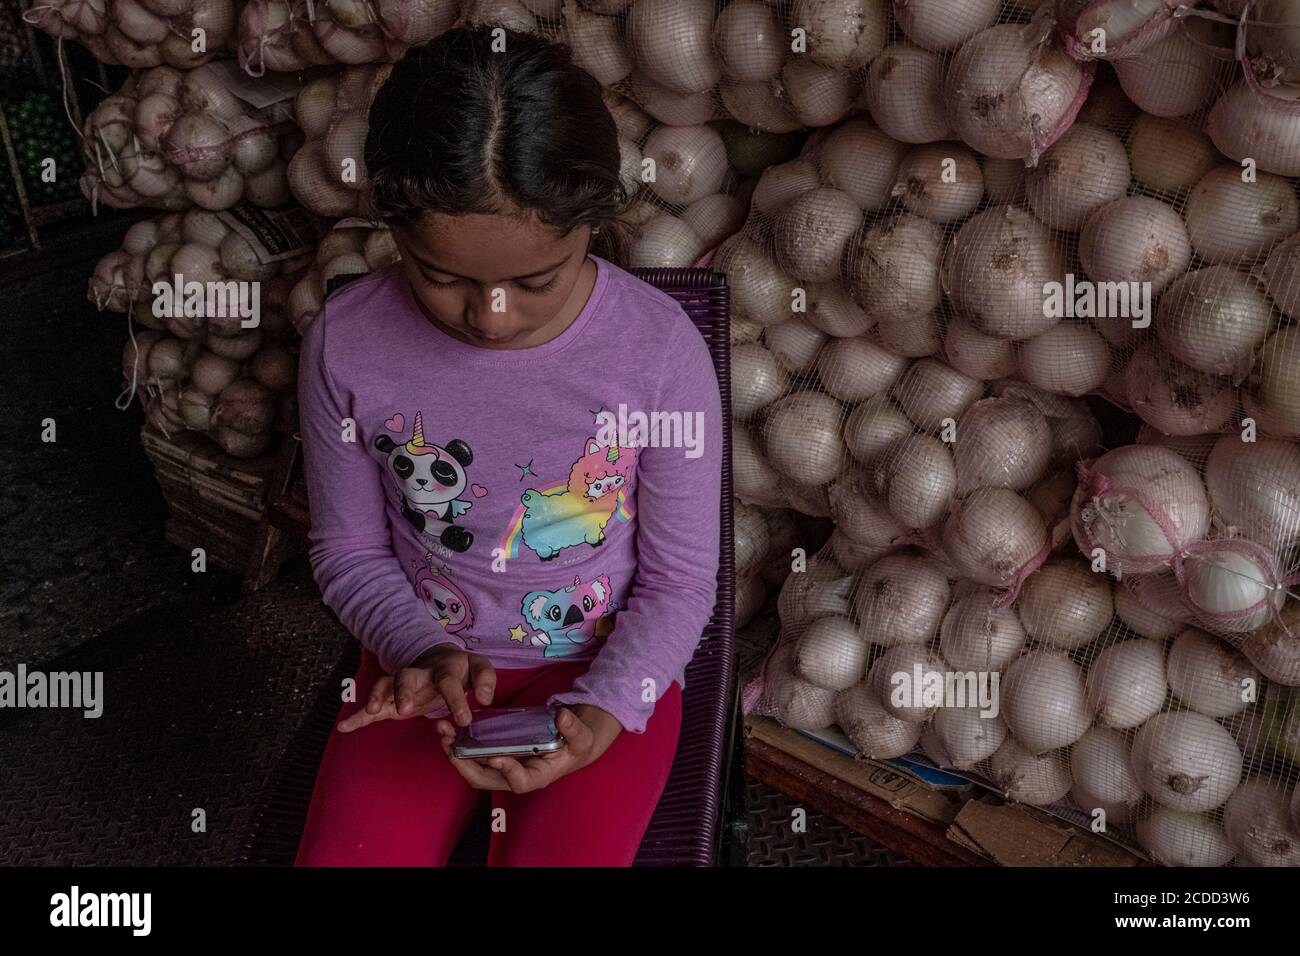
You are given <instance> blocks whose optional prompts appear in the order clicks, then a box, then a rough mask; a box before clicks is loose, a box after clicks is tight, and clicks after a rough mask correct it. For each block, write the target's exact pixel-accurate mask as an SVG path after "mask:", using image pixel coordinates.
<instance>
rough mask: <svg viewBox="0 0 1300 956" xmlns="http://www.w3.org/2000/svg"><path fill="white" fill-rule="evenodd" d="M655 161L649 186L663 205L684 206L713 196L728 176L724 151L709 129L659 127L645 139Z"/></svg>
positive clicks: (647, 155) (720, 142)
mask: <svg viewBox="0 0 1300 956" xmlns="http://www.w3.org/2000/svg"><path fill="white" fill-rule="evenodd" d="M643 152H644V155H645V156H646V157H647V158H649V159H653V160H654V162H655V178H654V180H652V181H651V182H650V183H649V186H650V188H651V189H652V190H653V191H654V193H655V195H657V196H659V198H661V199H663V200H664V201H665V202H670V203H674V204H676V205H680V206H685V205H688V204H690V203H693V202H695V201H696V200H697V199H703V198H704V197H705V196H708V195H710V194H712V193H716V192H717V191H718V190H719V189H720V188H721V187H722V180H723V178H724V177H725V176H726V173H727V149H726V146H725V145H724V144H723V142H722V136H721V135H719V133H718V131H717V130H715V129H713V128H712V127H711V126H660V127H659V128H658V129H656V130H655V131H654V132H653V133H651V134H650V136H649V138H648V139H647V140H646V143H645V149H644V150H643Z"/></svg>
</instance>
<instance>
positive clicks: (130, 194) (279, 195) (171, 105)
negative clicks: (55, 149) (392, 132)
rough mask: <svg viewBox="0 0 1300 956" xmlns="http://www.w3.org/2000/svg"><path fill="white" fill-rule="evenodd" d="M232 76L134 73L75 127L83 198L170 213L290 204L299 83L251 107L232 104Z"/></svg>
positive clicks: (220, 67) (232, 71) (228, 66)
mask: <svg viewBox="0 0 1300 956" xmlns="http://www.w3.org/2000/svg"><path fill="white" fill-rule="evenodd" d="M239 76H242V74H239V69H238V67H237V66H235V64H234V61H233V60H223V61H217V62H213V63H208V64H205V65H203V66H201V67H198V68H197V69H193V70H185V71H181V70H176V69H173V68H172V67H170V66H156V67H153V68H152V69H148V70H144V71H142V72H139V73H135V74H132V75H131V76H130V77H129V78H128V79H127V81H126V82H125V83H124V84H123V85H122V87H121V89H119V90H118V91H117V93H115V94H113V95H112V96H108V97H106V98H105V99H104V100H103V101H101V102H100V104H99V105H98V106H97V107H96V108H95V109H94V110H93V111H92V112H91V113H89V114H88V115H87V116H86V119H85V122H84V124H83V129H82V131H81V139H82V151H83V153H84V154H85V160H86V172H85V174H84V175H83V176H82V178H81V190H82V192H83V193H84V194H85V196H86V198H87V199H90V200H91V201H92V202H97V203H98V202H102V203H105V204H106V205H109V206H113V207H116V208H131V207H136V206H153V207H156V208H160V209H173V210H174V209H186V208H189V207H191V206H198V207H200V208H202V209H209V210H221V209H228V208H230V207H231V206H234V205H235V204H236V203H238V202H240V201H241V200H242V201H247V202H249V203H252V204H253V205H256V206H261V207H264V208H268V209H270V208H275V207H277V206H281V205H283V204H284V203H286V202H288V201H289V198H290V195H289V183H288V179H287V172H288V159H289V157H290V156H292V155H293V154H294V152H295V151H296V150H297V149H298V146H299V145H300V144H301V142H302V135H301V133H299V132H298V130H297V128H296V127H295V126H294V125H293V122H292V106H293V99H292V96H293V91H294V89H295V88H296V86H297V84H296V82H292V83H288V84H284V85H283V87H281V88H277V87H275V86H273V85H271V84H266V85H265V87H264V88H263V90H262V91H259V92H265V93H266V94H268V95H266V96H260V95H259V96H258V97H257V105H255V104H254V103H252V102H249V101H248V100H246V99H244V98H241V96H240V95H238V94H239V92H243V91H242V89H241V87H240V85H237V84H238V83H240V80H239ZM232 80H233V82H232ZM268 100H269V101H270V102H267V101H268Z"/></svg>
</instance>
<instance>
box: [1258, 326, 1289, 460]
mask: <svg viewBox="0 0 1300 956" xmlns="http://www.w3.org/2000/svg"><path fill="white" fill-rule="evenodd" d="M1298 355H1300V328H1297V327H1296V326H1290V327H1287V328H1284V329H1282V330H1281V331H1280V332H1275V333H1273V334H1272V335H1271V336H1269V337H1268V338H1267V339H1266V340H1265V341H1264V345H1263V347H1262V348H1261V349H1260V350H1259V361H1258V362H1257V363H1256V365H1255V369H1254V371H1253V372H1252V373H1251V380H1250V391H1249V392H1248V393H1247V395H1246V396H1245V397H1246V398H1247V399H1248V401H1247V402H1246V411H1247V412H1248V413H1250V414H1252V415H1255V417H1257V418H1261V419H1263V421H1262V422H1261V424H1262V426H1263V427H1264V428H1265V429H1266V430H1268V431H1270V432H1273V433H1275V434H1277V435H1280V436H1285V437H1291V438H1296V437H1300V362H1298V361H1296V356H1298Z"/></svg>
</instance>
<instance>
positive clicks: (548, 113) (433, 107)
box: [365, 26, 629, 265]
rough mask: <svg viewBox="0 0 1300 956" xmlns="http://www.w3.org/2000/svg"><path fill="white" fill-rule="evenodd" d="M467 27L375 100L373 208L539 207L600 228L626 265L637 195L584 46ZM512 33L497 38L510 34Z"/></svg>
mask: <svg viewBox="0 0 1300 956" xmlns="http://www.w3.org/2000/svg"><path fill="white" fill-rule="evenodd" d="M494 29H495V28H494V27H490V26H480V27H459V28H457V29H454V30H450V31H448V32H447V33H444V34H442V35H441V36H438V37H435V38H434V39H433V40H431V41H429V42H428V43H426V44H423V45H422V46H418V47H413V48H411V49H410V50H408V51H407V52H406V55H405V56H404V57H402V59H401V60H400V61H398V63H397V64H396V65H395V66H394V67H393V71H392V73H391V75H390V76H389V77H388V79H387V81H386V82H385V83H384V85H383V86H382V87H380V89H379V92H378V93H377V94H376V96H375V100H374V103H373V104H372V105H371V107H370V131H369V133H368V135H367V136H366V152H365V156H366V168H367V170H368V173H369V177H370V190H369V214H370V215H371V217H373V218H374V219H377V220H381V221H397V222H402V223H414V222H415V221H416V220H418V219H419V217H420V215H421V214H422V213H425V212H436V213H447V214H450V215H463V214H467V213H482V214H488V215H491V214H505V215H520V216H528V215H530V214H531V215H534V216H536V217H537V219H539V220H540V221H541V222H544V223H546V224H547V225H550V226H554V227H556V228H558V229H560V230H561V231H562V232H568V231H569V230H570V229H573V228H575V227H577V226H580V225H583V224H587V225H590V226H592V227H593V228H597V227H598V229H599V231H598V232H597V233H596V235H595V236H594V237H593V241H592V251H593V252H594V253H595V254H597V255H600V256H602V257H603V258H606V259H609V260H611V261H613V262H615V263H617V264H620V265H622V264H623V260H624V258H625V253H626V247H627V231H626V229H625V227H624V224H623V223H622V222H619V221H618V220H617V219H616V217H617V215H618V213H619V212H620V211H621V210H622V208H623V206H624V205H625V203H626V202H627V200H628V198H629V197H628V195H627V190H626V189H625V188H624V186H623V184H622V181H621V179H620V177H619V165H620V162H619V148H618V129H617V127H616V126H615V124H614V119H613V117H612V116H611V115H610V113H609V110H607V109H606V108H605V104H604V101H603V100H602V99H601V88H600V84H599V83H597V82H596V80H595V78H593V77H592V76H591V74H589V73H587V72H586V71H585V70H583V69H581V68H580V67H578V66H576V65H575V64H574V63H573V60H572V51H571V50H570V48H569V47H568V46H567V45H565V44H563V43H556V42H552V41H549V40H546V39H544V38H543V37H539V36H535V35H533V34H530V33H522V32H519V31H515V30H511V29H508V28H506V29H504V50H502V51H500V52H494V51H493V49H492V45H493V41H494V33H493V31H494ZM501 36H502V35H501V34H498V35H497V37H496V41H497V43H498V44H500V43H501V39H500V38H501Z"/></svg>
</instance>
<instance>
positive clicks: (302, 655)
mask: <svg viewBox="0 0 1300 956" xmlns="http://www.w3.org/2000/svg"><path fill="white" fill-rule="evenodd" d="M127 222H128V221H127V220H123V219H120V218H119V219H116V220H111V219H109V220H105V219H101V220H99V221H96V222H92V223H83V224H78V225H76V226H74V227H72V228H69V229H67V230H65V231H64V235H63V237H62V238H61V239H60V240H59V241H57V242H56V243H55V244H54V248H53V249H52V250H51V252H49V253H48V254H46V255H45V256H43V257H42V258H40V259H37V260H34V261H33V260H5V261H2V262H0V355H3V356H4V358H5V360H6V361H5V373H4V380H3V381H4V384H3V388H2V389H0V448H3V449H4V455H3V457H0V540H2V542H3V547H2V548H0V670H7V671H13V670H15V669H16V668H17V666H18V665H19V664H26V665H27V667H28V668H29V669H40V670H46V671H55V670H83V671H84V670H93V671H102V672H103V674H104V697H105V703H104V714H103V716H102V717H100V718H98V719H87V718H84V717H83V716H81V714H80V712H74V711H67V710H53V709H49V710H5V711H0V864H4V865H48V864H61V865H68V864H97V865H112V864H118V865H157V864H207V865H221V864H225V863H230V862H232V861H233V860H235V859H236V858H237V853H238V852H239V849H240V844H239V841H240V839H241V838H242V836H243V835H244V833H245V831H246V829H247V826H248V822H249V819H250V815H251V814H252V811H253V808H254V806H255V805H256V804H257V801H258V798H259V795H260V794H261V791H262V787H263V785H264V783H265V781H266V779H267V777H268V775H269V774H270V773H271V771H272V769H273V768H274V767H275V766H276V764H277V762H278V761H279V760H280V758H281V756H282V755H283V753H284V751H285V748H286V747H287V746H288V743H289V741H290V740H291V739H292V737H293V735H294V733H295V731H296V730H297V728H298V727H299V725H300V724H301V723H302V722H303V720H304V717H305V716H306V714H307V713H308V711H309V710H310V707H311V704H312V702H313V701H314V700H315V699H316V697H317V695H318V694H319V692H320V689H321V687H322V685H323V682H324V681H325V680H326V678H327V676H328V675H329V673H330V670H331V668H332V666H333V664H334V662H335V661H336V660H337V658H338V652H339V646H340V644H339V642H340V640H343V639H346V634H345V633H344V631H343V629H342V628H341V626H340V625H339V624H338V623H337V621H335V620H334V618H333V616H332V615H331V613H330V612H329V611H328V610H327V609H326V608H325V607H324V606H323V604H322V603H321V602H320V598H319V595H318V593H317V590H316V587H315V584H314V582H313V581H312V580H311V575H310V569H309V568H308V567H307V566H306V563H305V561H303V560H301V559H299V560H298V561H296V562H293V563H290V564H289V565H287V566H286V568H285V569H284V571H283V573H282V574H281V576H280V578H279V580H278V581H277V582H276V583H275V584H273V585H272V586H271V587H270V588H268V589H266V590H264V591H262V592H260V593H258V594H256V595H242V594H241V593H240V590H239V582H238V581H237V580H235V579H234V578H232V577H231V576H230V575H227V574H225V573H223V572H221V571H220V570H216V569H210V570H208V571H207V572H206V573H203V574H195V573H193V572H191V570H190V564H189V556H188V554H187V553H186V552H184V551H182V550H181V549H180V548H177V547H174V546H172V545H169V544H166V543H165V542H164V541H163V532H162V525H163V520H164V518H165V514H166V509H165V505H164V503H163V500H162V496H161V493H160V491H159V489H158V486H157V484H156V482H155V481H154V479H153V474H152V471H151V468H150V465H149V462H148V460H147V459H146V458H145V456H144V454H143V452H142V451H141V448H140V442H139V437H138V433H139V429H140V426H141V423H142V417H141V413H140V409H139V405H138V403H136V404H134V405H133V406H132V407H131V408H130V409H128V410H127V411H126V412H119V411H117V410H115V408H114V405H113V403H114V399H115V398H116V397H117V395H118V390H119V378H120V372H119V363H120V355H121V348H122V343H123V342H124V341H125V339H126V319H125V317H123V316H121V315H118V314H116V313H97V312H96V311H95V309H94V306H93V305H92V304H91V303H89V302H88V301H86V298H85V283H86V279H87V277H88V276H89V275H90V273H91V271H92V269H93V267H94V263H95V261H96V260H97V259H98V258H99V256H101V255H103V254H105V253H106V252H109V251H111V250H112V249H113V248H115V247H116V245H117V240H118V237H120V235H121V233H122V232H123V231H124V230H125V228H126V225H127ZM47 419H52V420H53V421H54V424H55V427H56V438H57V440H56V441H54V442H48V443H47V442H44V441H42V438H41V435H42V429H43V428H44V427H45V423H46V420H47ZM747 792H748V795H749V802H750V816H751V828H752V831H753V842H752V850H751V854H750V861H751V864H752V865H758V866H774V865H791V864H794V865H809V864H812V865H816V864H830V865H841V864H853V865H867V866H880V865H899V864H900V863H903V862H904V861H902V860H900V859H899V858H897V857H896V856H894V855H892V854H889V853H886V852H884V851H883V850H881V849H880V848H879V847H876V846H874V845H872V844H870V842H869V841H866V840H865V839H863V838H862V837H860V836H858V835H857V834H854V833H853V832H852V831H849V830H847V828H844V827H842V826H840V825H839V824H837V823H835V821H833V820H829V819H825V818H821V817H820V816H818V815H815V814H814V815H811V816H810V823H809V833H808V834H807V835H806V836H796V835H791V834H789V833H788V832H786V831H787V827H786V825H785V824H786V823H787V822H788V821H789V819H790V812H789V806H788V802H787V801H786V798H784V797H783V796H782V795H781V794H778V793H775V792H774V791H771V790H770V789H768V788H766V787H763V786H761V785H759V784H757V783H755V782H753V781H750V782H749V785H748V789H747ZM200 811H201V814H200ZM200 815H201V817H202V819H203V820H204V823H205V825H204V827H203V828H202V829H199V830H197V832H196V827H195V825H194V820H195V819H196V817H198V816H200Z"/></svg>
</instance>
